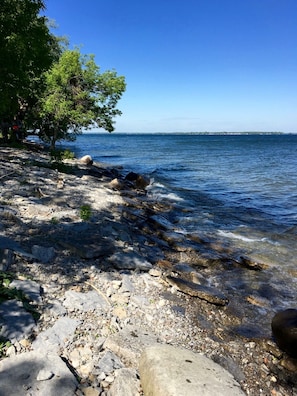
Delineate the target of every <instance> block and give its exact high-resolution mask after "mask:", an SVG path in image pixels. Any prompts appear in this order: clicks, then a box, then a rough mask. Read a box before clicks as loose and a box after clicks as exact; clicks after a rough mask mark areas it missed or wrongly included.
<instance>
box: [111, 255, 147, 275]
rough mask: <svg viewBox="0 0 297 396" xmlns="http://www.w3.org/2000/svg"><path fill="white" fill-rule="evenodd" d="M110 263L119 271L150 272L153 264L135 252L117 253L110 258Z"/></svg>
mask: <svg viewBox="0 0 297 396" xmlns="http://www.w3.org/2000/svg"><path fill="white" fill-rule="evenodd" d="M110 261H111V262H112V264H113V265H114V266H115V267H116V268H117V269H132V270H133V269H140V270H142V271H149V270H150V269H152V267H153V266H152V264H151V263H149V262H148V261H147V260H145V259H144V258H143V257H142V256H140V255H139V254H137V253H135V252H123V253H122V252H117V253H115V254H113V255H112V256H111V257H110Z"/></svg>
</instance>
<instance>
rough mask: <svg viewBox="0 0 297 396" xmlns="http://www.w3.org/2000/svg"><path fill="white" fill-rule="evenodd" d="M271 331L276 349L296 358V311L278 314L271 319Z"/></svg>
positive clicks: (287, 310) (289, 310) (291, 310)
mask: <svg viewBox="0 0 297 396" xmlns="http://www.w3.org/2000/svg"><path fill="white" fill-rule="evenodd" d="M271 329H272V334H273V336H274V338H275V342H276V343H277V345H278V347H279V348H280V349H281V350H283V351H285V352H287V354H288V355H290V356H292V357H294V358H297V309H286V310H285V311H280V312H278V313H277V314H276V315H275V316H274V318H273V319H272V323H271Z"/></svg>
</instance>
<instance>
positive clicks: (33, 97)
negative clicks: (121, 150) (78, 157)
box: [0, 0, 126, 148]
mask: <svg viewBox="0 0 297 396" xmlns="http://www.w3.org/2000/svg"><path fill="white" fill-rule="evenodd" d="M44 10H45V3H44V1H42V0H1V2H0V51H1V62H0V123H1V124H0V128H1V132H2V140H4V141H6V140H8V139H21V138H23V137H24V135H25V134H26V131H27V130H28V129H33V130H36V131H38V133H39V136H40V138H41V139H43V140H44V141H46V142H48V143H49V144H50V145H51V147H52V148H54V147H55V144H56V142H57V141H59V140H62V139H63V140H75V138H76V135H77V134H79V133H81V132H82V130H83V128H88V127H91V126H98V127H101V128H104V129H105V130H107V131H108V132H112V131H113V130H114V118H115V117H116V116H118V115H121V111H120V110H118V109H117V104H118V101H119V99H120V98H121V96H122V94H123V93H124V91H125V89H126V84H125V78H124V77H123V76H118V75H117V73H116V71H114V70H108V71H105V72H103V73H101V72H100V68H99V66H97V65H96V63H95V60H94V56H93V55H84V56H83V55H82V54H81V52H80V50H79V49H77V48H76V49H73V50H71V49H69V48H68V45H67V43H66V40H65V39H63V38H61V37H56V36H55V35H54V34H53V33H52V32H51V30H50V26H49V21H48V19H47V17H45V16H43V15H42V13H43V12H44Z"/></svg>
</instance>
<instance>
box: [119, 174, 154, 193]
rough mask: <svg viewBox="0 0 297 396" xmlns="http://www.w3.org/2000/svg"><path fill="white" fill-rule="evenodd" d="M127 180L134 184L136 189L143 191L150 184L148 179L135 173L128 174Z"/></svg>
mask: <svg viewBox="0 0 297 396" xmlns="http://www.w3.org/2000/svg"><path fill="white" fill-rule="evenodd" d="M125 180H128V181H130V182H133V183H134V185H135V187H136V188H140V189H142V190H144V189H145V188H146V187H147V186H148V185H149V184H150V181H149V180H148V179H147V178H146V177H144V176H142V175H139V174H138V173H134V172H130V173H128V174H127V176H126V177H125Z"/></svg>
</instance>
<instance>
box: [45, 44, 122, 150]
mask: <svg viewBox="0 0 297 396" xmlns="http://www.w3.org/2000/svg"><path fill="white" fill-rule="evenodd" d="M44 76H45V82H46V89H45V91H44V93H43V95H42V96H41V97H40V100H39V103H38V113H39V125H38V127H39V129H40V137H41V138H42V139H43V140H44V141H46V142H49V143H50V145H51V148H53V149H54V147H55V144H56V142H57V141H59V140H62V139H63V140H68V141H73V140H75V138H76V136H77V135H78V134H80V133H82V129H83V128H88V127H90V126H96V125H97V126H99V127H102V128H104V129H106V130H107V131H109V132H112V131H113V130H114V126H113V123H114V120H113V119H114V117H115V116H117V115H120V114H121V112H120V110H118V109H117V108H116V105H117V102H118V101H119V99H120V98H121V96H122V94H123V92H124V91H125V88H126V84H125V79H124V77H123V76H117V73H116V72H115V71H107V72H104V73H102V74H101V73H100V69H99V67H98V66H97V65H96V63H95V61H94V57H93V56H82V55H81V54H80V51H79V50H78V49H76V50H66V51H64V52H63V54H62V55H61V56H60V58H59V60H58V62H56V63H55V64H54V65H53V66H52V67H51V68H50V70H49V71H47V72H46V73H45V74H44Z"/></svg>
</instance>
